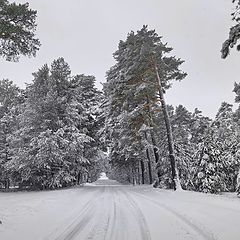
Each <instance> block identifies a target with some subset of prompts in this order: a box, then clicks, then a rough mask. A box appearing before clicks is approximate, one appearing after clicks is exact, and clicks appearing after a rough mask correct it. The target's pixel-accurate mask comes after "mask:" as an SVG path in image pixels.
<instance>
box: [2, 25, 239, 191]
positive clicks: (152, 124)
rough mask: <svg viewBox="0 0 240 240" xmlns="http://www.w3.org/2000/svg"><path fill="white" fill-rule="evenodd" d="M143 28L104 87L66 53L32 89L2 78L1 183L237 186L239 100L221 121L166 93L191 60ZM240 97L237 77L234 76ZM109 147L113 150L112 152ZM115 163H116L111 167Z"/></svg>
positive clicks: (223, 109)
mask: <svg viewBox="0 0 240 240" xmlns="http://www.w3.org/2000/svg"><path fill="white" fill-rule="evenodd" d="M171 51H172V48H171V47H169V46H168V45H167V44H166V43H163V42H162V39H161V37H159V36H158V35H157V34H156V32H155V31H154V30H148V28H147V26H143V28H142V29H141V30H140V31H137V32H136V33H135V32H130V33H129V34H128V36H127V39H126V40H125V41H120V43H119V46H118V49H117V51H116V52H115V53H114V54H113V56H114V58H115V60H116V64H115V65H114V66H113V67H111V68H110V70H109V71H108V72H107V75H106V77H107V82H106V83H105V84H104V88H103V92H101V91H99V90H97V89H96V87H95V78H94V77H93V76H85V75H76V76H72V75H71V71H70V67H69V65H68V64H67V63H66V62H65V61H64V59H63V58H59V59H57V60H55V61H53V63H52V64H51V66H50V67H49V66H47V65H44V66H43V67H42V68H41V69H39V70H38V71H37V72H36V73H34V74H33V78H34V79H33V82H32V83H31V84H28V85H27V87H26V89H25V90H22V89H19V88H18V87H16V86H15V85H14V84H13V83H12V82H11V81H9V80H1V81H0V187H1V188H5V189H8V188H10V187H18V188H20V189H22V188H33V189H53V188H60V187H66V186H72V185H74V184H80V183H83V182H86V181H94V180H96V179H97V178H98V176H99V174H100V172H101V171H106V172H107V174H108V176H109V177H111V178H114V179H116V180H118V181H121V182H127V183H132V184H153V186H155V187H163V188H174V189H177V188H179V189H180V188H183V189H188V190H195V191H202V192H210V193H219V192H222V191H237V192H238V193H240V106H239V108H238V109H237V110H235V111H234V110H233V109H232V105H231V104H228V103H226V102H223V103H222V104H219V105H220V108H219V110H218V113H217V114H216V117H215V119H213V120H211V119H209V118H208V117H205V116H203V115H202V112H201V111H200V110H198V109H197V108H196V109H195V110H194V111H193V112H190V111H188V110H187V109H186V108H185V107H184V106H182V105H179V106H177V107H175V108H174V107H172V106H170V105H168V104H167V103H166V101H165V99H164V96H165V92H166V91H167V90H168V89H169V88H170V87H172V84H173V82H174V81H181V80H183V79H184V78H185V77H186V73H185V72H183V71H182V70H181V65H182V63H183V62H184V61H183V60H181V59H180V58H177V57H175V56H171ZM234 92H235V93H236V102H240V84H237V83H236V84H235V87H234ZM105 152H108V156H107V154H106V153H105ZM109 163H110V167H109Z"/></svg>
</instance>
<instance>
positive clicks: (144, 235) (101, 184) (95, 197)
mask: <svg viewBox="0 0 240 240" xmlns="http://www.w3.org/2000/svg"><path fill="white" fill-rule="evenodd" d="M0 220H1V221H2V224H0V239H1V240H15V239H18V240H40V239H41V240H56V239H58V240H61V239H62V240H63V239H81V240H84V239H95V240H101V239H106V240H118V239H119V240H148V239H149V240H150V239H151V240H159V239H163V240H183V239H184V240H188V239H192V240H198V239H205V240H206V239H207V240H239V239H240V228H239V227H238V224H239V221H240V199H239V198H238V197H237V196H236V195H235V194H226V195H222V196H218V195H211V194H203V193H195V192H188V191H182V192H173V191H168V190H161V189H154V188H152V187H151V186H124V185H122V186H121V185H120V184H119V183H117V182H115V181H113V180H108V179H107V177H106V175H105V174H102V175H101V178H100V179H99V180H98V181H97V182H96V183H95V185H93V184H92V185H91V186H84V187H78V188H73V189H65V190H56V191H43V192H15V193H0Z"/></svg>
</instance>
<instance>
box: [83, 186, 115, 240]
mask: <svg viewBox="0 0 240 240" xmlns="http://www.w3.org/2000/svg"><path fill="white" fill-rule="evenodd" d="M111 197H112V196H111V195H110V194H109V189H108V188H107V187H104V194H103V197H102V201H101V202H98V203H97V206H96V207H95V209H96V211H95V212H94V222H95V223H94V224H93V226H92V227H91V229H90V230H89V232H88V234H87V237H86V239H91V240H92V239H96V240H98V239H104V240H105V239H106V235H107V232H108V229H109V225H110V219H111V218H112V208H111V204H109V199H111Z"/></svg>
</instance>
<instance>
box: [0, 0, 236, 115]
mask: <svg viewBox="0 0 240 240" xmlns="http://www.w3.org/2000/svg"><path fill="white" fill-rule="evenodd" d="M26 1H27V0H26ZM16 2H19V3H23V2H25V0H17V1H16ZM28 2H29V3H30V7H31V8H33V9H35V10H37V11H38V18H37V23H38V30H37V35H38V37H39V38H40V40H41V43H42V46H41V49H40V51H39V52H38V54H37V57H36V58H32V59H29V58H24V57H22V58H21V59H20V62H19V63H9V62H6V61H4V60H3V59H0V69H1V71H0V79H2V78H9V79H11V80H13V81H14V82H15V83H16V84H17V85H19V86H21V87H24V85H25V83H26V82H27V83H30V82H31V80H32V75H31V73H32V72H35V71H37V70H38V69H39V68H40V67H41V66H42V65H43V64H45V63H49V64H50V63H51V62H52V61H53V60H54V59H56V58H58V57H64V58H65V60H66V61H67V62H68V63H69V65H70V67H71V69H72V73H73V74H77V73H79V74H81V73H84V74H91V75H95V76H96V79H97V82H98V86H100V82H104V81H105V72H106V71H107V70H108V69H109V68H110V66H112V65H113V64H114V59H113V57H112V53H113V52H114V51H115V50H116V49H117V45H118V42H119V40H121V39H123V40H124V39H125V38H126V35H127V33H128V32H129V31H131V30H134V31H136V30H138V29H140V28H141V27H142V25H143V24H147V25H149V28H150V29H156V32H157V33H158V34H159V35H161V36H163V41H165V42H168V43H169V46H171V47H173V48H174V51H173V54H175V55H176V56H177V57H180V58H182V59H184V60H185V63H184V65H183V67H182V69H183V70H184V71H186V72H187V73H188V77H187V78H186V79H184V80H183V81H182V82H181V83H174V85H173V87H172V89H171V90H169V91H168V93H167V100H168V103H170V104H173V105H178V104H183V105H184V106H186V107H187V108H188V109H189V110H193V109H194V108H195V107H198V108H199V109H200V110H202V111H203V114H205V115H207V116H210V117H214V116H215V114H216V112H217V109H218V108H219V106H220V104H221V102H222V101H227V102H230V103H234V97H235V96H234V93H232V89H233V83H234V82H235V81H237V82H239V76H240V68H239V59H240V53H236V52H235V51H232V52H231V55H230V56H229V57H228V58H227V59H226V60H222V59H221V58H220V49H221V44H222V42H223V41H224V40H225V39H226V37H227V35H228V29H229V27H230V25H231V21H230V12H231V10H232V8H233V6H232V4H231V1H230V0H181V1H180V0H69V1H66V0H65V1H64V0H51V1H50V0H29V1H28Z"/></svg>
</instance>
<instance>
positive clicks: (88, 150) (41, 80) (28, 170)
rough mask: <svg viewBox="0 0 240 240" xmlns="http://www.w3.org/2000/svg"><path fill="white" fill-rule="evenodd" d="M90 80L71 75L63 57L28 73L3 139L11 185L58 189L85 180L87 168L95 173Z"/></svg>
mask: <svg viewBox="0 0 240 240" xmlns="http://www.w3.org/2000/svg"><path fill="white" fill-rule="evenodd" d="M94 81H95V80H94V77H91V76H83V75H81V77H79V76H77V77H72V76H71V71H70V68H69V66H68V64H67V63H66V62H65V61H64V59H63V58H59V59H57V60H55V61H53V63H52V65H51V68H50V69H49V68H48V66H47V65H44V66H43V67H42V68H41V69H40V70H39V71H38V72H36V73H35V74H34V81H33V83H32V84H30V85H28V87H27V90H26V100H25V101H24V102H23V103H22V104H21V107H20V109H21V111H20V113H19V114H18V115H17V122H18V124H17V127H16V129H15V131H14V132H13V133H12V134H11V136H10V137H9V146H10V148H11V152H12V157H11V159H10V161H8V163H7V164H6V167H7V169H8V170H9V172H11V178H12V179H13V182H14V184H15V185H19V186H20V187H21V186H28V187H33V188H40V189H43V188H58V187H64V186H69V185H72V184H75V183H80V182H82V181H86V180H87V178H88V177H89V172H90V170H91V171H92V172H93V173H94V174H95V175H96V174H97V173H96V171H95V170H96V169H97V163H96V159H94V160H92V159H93V156H94V154H95V153H96V151H97V146H95V145H94V143H95V142H96V141H95V140H94V138H97V136H96V134H95V132H97V130H96V129H95V128H94V122H95V115H94V114H95V113H94V108H97V102H98V100H97V98H96V97H97V94H99V92H98V91H97V90H96V89H95V87H94ZM95 98H96V99H95ZM98 171H100V170H98ZM90 178H91V176H90Z"/></svg>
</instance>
